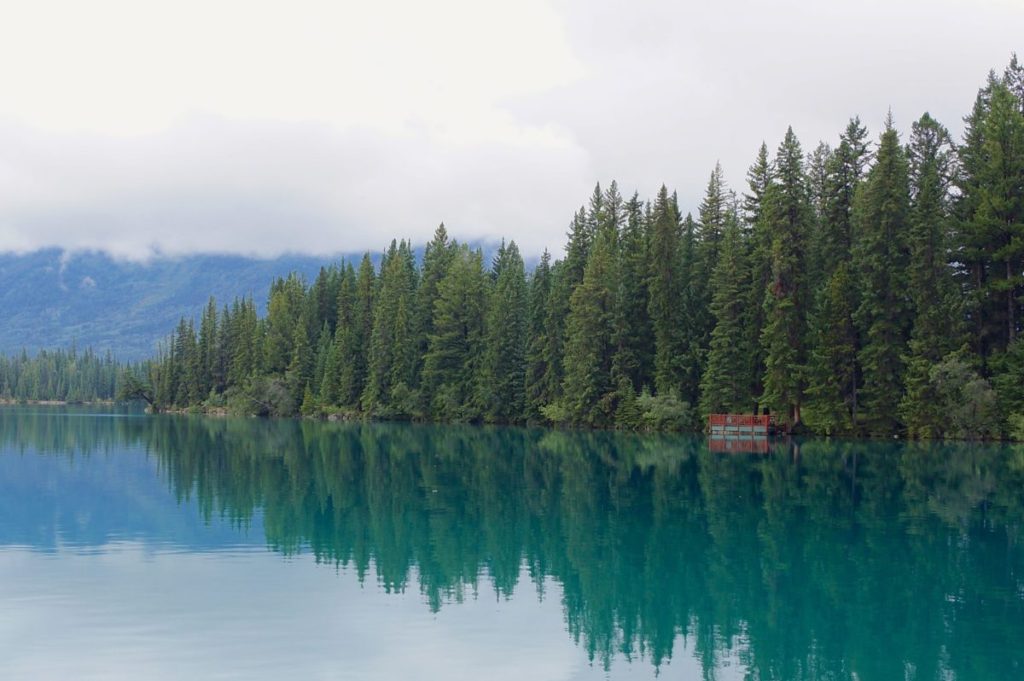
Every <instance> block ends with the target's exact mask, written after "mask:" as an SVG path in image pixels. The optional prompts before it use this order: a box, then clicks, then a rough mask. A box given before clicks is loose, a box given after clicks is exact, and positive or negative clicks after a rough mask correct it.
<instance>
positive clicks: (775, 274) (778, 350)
mask: <svg viewBox="0 0 1024 681" xmlns="http://www.w3.org/2000/svg"><path fill="white" fill-rule="evenodd" d="M763 210H764V214H763V219H764V220H765V226H766V228H767V233H768V235H769V237H770V240H771V241H770V243H771V251H770V262H771V282H770V284H769V286H768V290H767V292H766V295H765V299H764V315H765V326H764V330H763V331H762V333H761V347H762V349H763V352H764V358H765V360H764V361H765V374H764V393H763V394H762V396H761V400H762V402H763V403H764V404H765V405H767V406H768V407H769V408H770V409H771V410H772V411H773V412H776V413H778V414H780V416H781V419H782V420H783V421H785V422H786V423H789V424H790V425H798V424H799V423H800V420H801V415H800V409H801V406H802V403H803V396H804V395H803V394H804V389H805V373H806V364H807V307H808V299H809V295H808V291H807V281H806V273H807V264H806V253H807V239H808V233H807V232H808V221H809V212H810V208H809V205H808V200H807V180H806V177H805V176H804V167H803V152H802V151H801V149H800V142H799V141H798V140H797V138H796V135H795V134H794V133H793V129H792V128H790V129H789V130H787V131H786V137H785V139H784V140H783V141H782V144H781V145H780V146H779V150H778V153H777V155H776V160H775V178H774V181H773V183H772V184H771V185H770V186H769V187H768V191H767V192H766V193H765V197H764V206H763Z"/></svg>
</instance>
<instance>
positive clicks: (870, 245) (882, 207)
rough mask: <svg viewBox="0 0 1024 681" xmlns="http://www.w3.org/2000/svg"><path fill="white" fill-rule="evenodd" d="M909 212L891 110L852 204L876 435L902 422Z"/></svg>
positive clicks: (864, 366)
mask: <svg viewBox="0 0 1024 681" xmlns="http://www.w3.org/2000/svg"><path fill="white" fill-rule="evenodd" d="M908 217H909V179H908V168H907V160H906V156H905V154H904V152H903V149H902V147H901V146H900V143H899V136H898V135H897V133H896V129H895V128H894V126H893V123H892V118H891V116H890V117H889V119H887V120H886V125H885V130H884V131H883V132H882V135H881V140H880V142H879V147H878V154H877V157H876V159H875V165H874V166H873V167H872V168H871V170H870V171H869V172H868V176H867V180H866V182H865V185H864V187H863V190H862V191H861V192H860V193H859V194H858V196H857V200H856V204H855V209H854V221H855V226H856V230H857V235H858V239H857V243H856V246H855V251H854V265H855V271H856V272H857V274H858V277H859V280H860V283H861V295H860V304H859V307H858V309H857V313H856V321H857V326H858V329H859V332H860V337H861V339H862V347H861V349H860V352H859V356H858V359H859V362H860V366H861V370H862V372H863V376H864V384H863V389H862V391H861V396H862V398H863V399H862V400H861V403H862V404H863V406H864V412H865V415H866V417H867V425H868V428H869V431H870V432H871V433H872V434H876V435H888V434H891V433H893V432H895V431H896V430H897V428H898V427H899V422H898V419H897V413H898V409H897V407H898V405H899V401H900V394H901V390H902V385H903V360H902V358H903V356H904V355H905V353H906V343H907V337H908V335H909V326H910V324H909V320H910V311H911V308H910V301H909V299H908V297H907V280H906V270H907V263H908V246H907V238H908V234H907V231H908Z"/></svg>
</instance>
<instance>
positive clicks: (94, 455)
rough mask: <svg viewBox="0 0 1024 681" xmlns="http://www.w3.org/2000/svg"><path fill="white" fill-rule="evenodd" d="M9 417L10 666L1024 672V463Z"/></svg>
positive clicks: (116, 413)
mask: <svg viewBox="0 0 1024 681" xmlns="http://www.w3.org/2000/svg"><path fill="white" fill-rule="evenodd" d="M766 449H767V451H766V452H761V453H743V452H733V451H730V452H722V451H711V449H710V448H709V446H708V443H707V441H706V440H705V439H704V438H701V437H693V436H649V437H645V436H637V435H625V434H615V433H568V432H560V431H551V430H543V429H535V430H531V429H515V428H480V427H470V426H426V425H407V424H364V423H320V422H316V423H311V422H299V421H266V420H254V419H232V418H204V417H199V416H172V415H157V416H148V415H144V414H141V413H139V412H137V411H124V410H121V409H119V408H116V407H103V406H101V407H56V406H54V407H45V406H29V407H3V408H0V678H3V679H51V678H52V679H58V678H60V679H64V678H77V679H120V678H124V679H128V678H131V679H136V678H147V679H179V678H245V679H253V678H255V679H259V678H313V679H321V678H323V679H328V678H329V679H339V678H340V679H445V680H447V679H480V678H487V679H553V680H555V679H644V678H654V677H655V676H656V675H657V676H658V677H659V678H667V679H708V678H713V679H787V680H789V679H859V680H861V681H866V680H868V679H897V678H898V679H959V680H966V679H1012V678H1021V677H1024V541H1022V539H1024V447H1021V446H1013V445H1005V444H915V443H893V442H868V441H826V440H804V441H780V442H775V443H772V444H771V445H770V446H768V447H766Z"/></svg>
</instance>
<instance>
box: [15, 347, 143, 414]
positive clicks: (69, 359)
mask: <svg viewBox="0 0 1024 681" xmlns="http://www.w3.org/2000/svg"><path fill="white" fill-rule="evenodd" d="M122 371H123V366H122V365H121V364H119V363H118V362H117V361H116V360H115V359H114V357H113V355H111V353H109V352H107V353H104V354H98V353H96V352H95V351H93V350H92V349H89V348H87V349H86V350H84V351H79V350H77V349H76V348H74V347H72V348H71V349H69V350H63V349H58V350H40V351H39V352H38V353H37V354H35V355H33V356H30V355H29V354H28V352H26V351H24V350H23V351H22V352H21V354H18V355H13V356H4V355H0V400H5V401H18V402H30V401H49V400H55V401H60V402H97V401H109V400H113V399H115V397H116V396H117V393H118V386H119V377H120V375H121V373H122Z"/></svg>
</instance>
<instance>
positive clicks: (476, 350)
mask: <svg viewBox="0 0 1024 681" xmlns="http://www.w3.org/2000/svg"><path fill="white" fill-rule="evenodd" d="M487 279H488V278H487V273H486V272H484V268H483V254H481V253H480V251H470V250H469V248H468V247H466V246H460V247H459V248H458V250H457V251H456V252H455V257H454V258H453V259H452V262H451V266H450V267H449V269H448V273H447V274H446V275H445V277H444V278H443V279H442V280H441V281H440V282H439V283H438V288H437V292H438V297H437V300H436V301H435V303H434V320H433V325H434V333H433V334H431V336H430V341H429V345H428V347H427V354H426V356H425V357H424V358H423V390H424V393H425V394H426V395H429V396H430V413H431V416H432V417H433V418H435V419H439V420H443V421H475V420H478V419H479V418H480V417H481V416H482V409H481V405H480V399H479V395H480V390H479V379H480V377H481V375H482V371H481V362H482V358H483V350H484V324H483V320H484V314H485V310H486V305H487V293H488V291H487V287H488V282H487Z"/></svg>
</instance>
